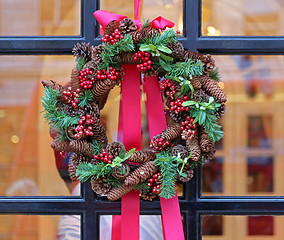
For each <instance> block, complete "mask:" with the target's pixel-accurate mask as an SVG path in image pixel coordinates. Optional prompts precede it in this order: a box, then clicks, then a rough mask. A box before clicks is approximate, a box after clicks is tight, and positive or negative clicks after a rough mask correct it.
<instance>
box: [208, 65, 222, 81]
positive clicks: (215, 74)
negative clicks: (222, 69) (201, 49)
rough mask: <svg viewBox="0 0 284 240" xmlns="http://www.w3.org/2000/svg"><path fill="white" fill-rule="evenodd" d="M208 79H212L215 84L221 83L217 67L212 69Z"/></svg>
mask: <svg viewBox="0 0 284 240" xmlns="http://www.w3.org/2000/svg"><path fill="white" fill-rule="evenodd" d="M209 77H210V78H212V79H214V80H215V81H217V82H220V81H221V77H220V73H219V68H218V67H216V68H214V69H213V70H212V71H211V72H210V74H209Z"/></svg>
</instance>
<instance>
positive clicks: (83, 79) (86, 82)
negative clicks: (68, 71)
mask: <svg viewBox="0 0 284 240" xmlns="http://www.w3.org/2000/svg"><path fill="white" fill-rule="evenodd" d="M92 74H93V71H92V70H90V69H89V68H86V69H82V70H81V71H80V76H79V80H80V85H81V87H83V88H84V89H88V88H91V87H92V86H93V83H94V81H95V79H94V78H93V77H88V76H89V75H92Z"/></svg>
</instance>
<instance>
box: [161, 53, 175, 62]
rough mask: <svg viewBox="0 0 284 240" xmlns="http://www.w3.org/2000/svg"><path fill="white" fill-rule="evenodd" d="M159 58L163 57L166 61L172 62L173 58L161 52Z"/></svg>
mask: <svg viewBox="0 0 284 240" xmlns="http://www.w3.org/2000/svg"><path fill="white" fill-rule="evenodd" d="M160 56H161V58H163V59H164V60H165V61H167V62H172V61H173V60H174V59H173V58H172V57H169V56H167V55H165V54H163V53H160Z"/></svg>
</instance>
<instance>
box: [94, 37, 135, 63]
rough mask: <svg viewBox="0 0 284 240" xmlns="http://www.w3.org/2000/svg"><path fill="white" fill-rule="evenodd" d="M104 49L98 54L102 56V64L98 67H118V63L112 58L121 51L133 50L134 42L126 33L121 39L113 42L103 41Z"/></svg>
mask: <svg viewBox="0 0 284 240" xmlns="http://www.w3.org/2000/svg"><path fill="white" fill-rule="evenodd" d="M102 45H103V48H104V51H103V52H102V53H101V54H100V56H101V57H102V62H103V63H102V64H101V65H100V66H99V68H100V69H108V68H109V67H110V66H112V67H118V63H117V62H116V61H115V60H114V56H115V55H117V54H119V53H121V52H133V51H134V48H135V47H134V43H133V40H132V37H131V35H130V34H126V35H125V36H124V38H123V39H121V40H120V41H118V42H116V43H115V44H108V43H103V44H102Z"/></svg>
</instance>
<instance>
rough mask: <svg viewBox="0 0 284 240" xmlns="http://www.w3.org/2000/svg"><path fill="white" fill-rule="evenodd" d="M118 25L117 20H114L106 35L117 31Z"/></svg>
mask: <svg viewBox="0 0 284 240" xmlns="http://www.w3.org/2000/svg"><path fill="white" fill-rule="evenodd" d="M117 27H118V23H117V21H116V20H112V21H111V22H110V23H109V24H108V25H107V26H106V29H105V34H104V35H111V34H112V33H113V32H114V30H115V29H117Z"/></svg>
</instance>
